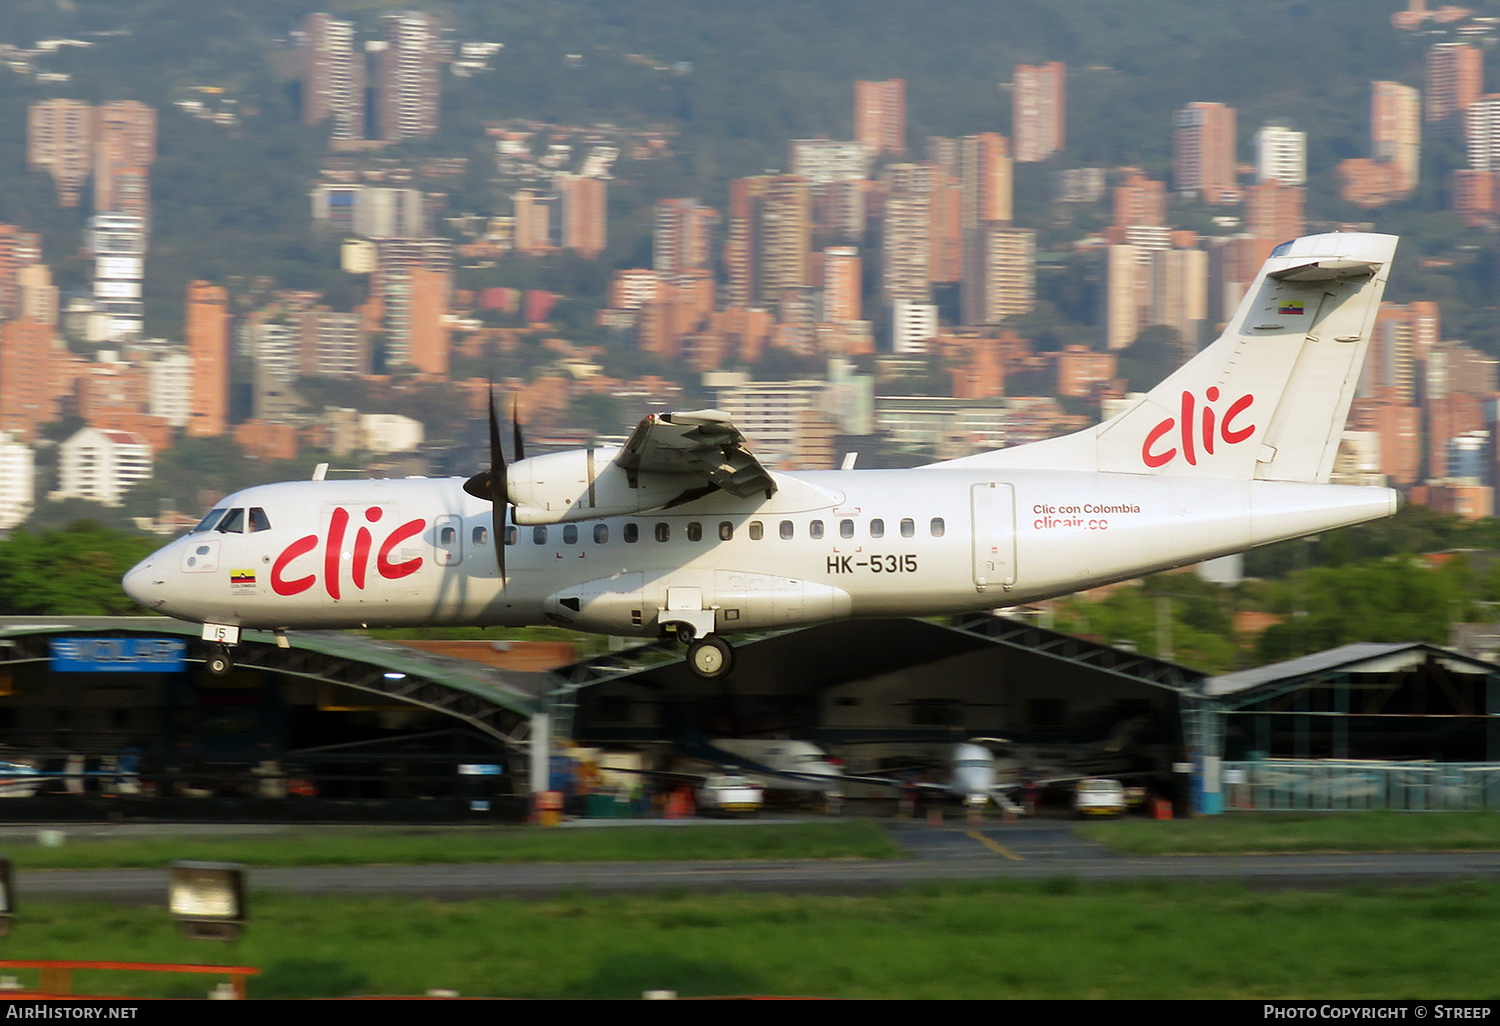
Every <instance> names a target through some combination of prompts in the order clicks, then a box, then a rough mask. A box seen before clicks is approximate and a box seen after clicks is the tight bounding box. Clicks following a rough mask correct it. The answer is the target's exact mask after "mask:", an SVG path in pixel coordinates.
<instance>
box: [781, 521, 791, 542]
mask: <svg viewBox="0 0 1500 1026" xmlns="http://www.w3.org/2000/svg"><path fill="white" fill-rule="evenodd" d="M791 539H792V522H791V521H790V520H783V521H782V522H781V540H782V541H791Z"/></svg>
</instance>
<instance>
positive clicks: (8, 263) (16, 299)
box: [0, 224, 57, 323]
mask: <svg viewBox="0 0 1500 1026" xmlns="http://www.w3.org/2000/svg"><path fill="white" fill-rule="evenodd" d="M41 260H42V237H41V235H39V234H37V233H36V232H25V231H22V230H21V229H20V228H17V227H16V226H15V225H11V224H0V320H6V319H8V318H11V317H20V316H22V315H23V309H22V295H21V290H22V280H21V276H22V274H23V273H24V272H25V271H26V269H27V268H31V267H42V268H45V266H46V265H45V264H43V263H42V262H41ZM49 283H50V277H49ZM33 319H34V320H41V319H42V318H39V317H34V318H33ZM56 320H57V318H56V317H53V318H52V320H51V321H50V322H49V323H55V322H56Z"/></svg>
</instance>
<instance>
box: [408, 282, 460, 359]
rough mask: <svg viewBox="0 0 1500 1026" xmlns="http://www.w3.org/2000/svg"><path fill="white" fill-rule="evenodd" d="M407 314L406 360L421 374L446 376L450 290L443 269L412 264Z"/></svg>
mask: <svg viewBox="0 0 1500 1026" xmlns="http://www.w3.org/2000/svg"><path fill="white" fill-rule="evenodd" d="M409 282H410V288H411V313H410V316H409V318H408V328H407V334H408V341H407V345H406V362H407V363H409V364H411V365H412V367H414V368H416V370H418V371H419V372H421V373H423V374H431V375H434V376H436V377H442V378H446V377H447V376H448V362H449V351H448V349H449V347H448V296H449V293H450V292H451V290H452V280H451V275H450V274H449V273H448V272H447V271H437V270H430V269H428V268H426V267H413V268H412V269H411V272H410V275H409Z"/></svg>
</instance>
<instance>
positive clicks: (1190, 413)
mask: <svg viewBox="0 0 1500 1026" xmlns="http://www.w3.org/2000/svg"><path fill="white" fill-rule="evenodd" d="M1203 395H1204V398H1205V399H1207V400H1208V401H1207V402H1205V403H1204V404H1203V409H1202V410H1201V411H1199V410H1198V408H1197V407H1198V401H1197V399H1196V398H1194V396H1193V393H1191V392H1183V393H1182V414H1181V416H1180V417H1168V418H1166V419H1165V420H1163V421H1162V422H1161V423H1159V424H1157V425H1156V426H1155V427H1154V428H1152V429H1151V430H1150V431H1148V432H1147V433H1146V440H1145V441H1144V442H1142V443H1141V462H1142V463H1144V464H1146V466H1148V467H1151V468H1153V469H1154V468H1156V467H1164V466H1166V465H1167V464H1168V463H1171V462H1172V461H1173V460H1174V459H1176V458H1177V454H1178V453H1179V452H1181V454H1182V458H1183V459H1185V460H1187V461H1188V464H1189V465H1190V466H1194V467H1196V466H1197V465H1198V448H1197V443H1196V441H1195V438H1194V436H1195V435H1196V436H1197V438H1198V439H1201V441H1202V445H1203V453H1204V455H1206V456H1212V455H1213V454H1214V443H1215V442H1216V441H1217V440H1218V439H1223V441H1224V444H1225V445H1235V444H1237V443H1239V442H1243V441H1244V440H1245V439H1247V438H1249V437H1250V436H1251V435H1253V434H1255V425H1254V424H1246V425H1244V426H1243V427H1241V426H1236V424H1235V420H1236V418H1238V417H1239V416H1240V415H1241V414H1243V413H1244V412H1245V411H1246V410H1248V409H1250V404H1251V403H1253V402H1255V396H1253V395H1242V396H1240V397H1239V398H1238V399H1236V400H1235V401H1234V402H1232V403H1230V404H1229V408H1228V409H1226V410H1225V411H1224V415H1223V417H1222V418H1220V417H1219V416H1218V414H1217V413H1216V412H1215V411H1214V408H1213V407H1212V406H1210V405H1209V403H1215V402H1218V401H1219V390H1218V389H1217V388H1213V387H1210V388H1209V389H1208V391H1206V392H1204V393H1203ZM1174 428H1177V429H1178V433H1177V434H1176V435H1172V436H1171V437H1167V436H1168V435H1170V434H1171V432H1172V430H1173V429H1174ZM1158 442H1164V443H1165V444H1166V445H1167V448H1159V447H1158V446H1157V443H1158ZM1172 442H1177V443H1178V444H1177V445H1175V446H1174V445H1172V444H1171V443H1172ZM1179 447H1180V448H1179Z"/></svg>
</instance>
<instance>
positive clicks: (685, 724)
mask: <svg viewBox="0 0 1500 1026" xmlns="http://www.w3.org/2000/svg"><path fill="white" fill-rule="evenodd" d="M638 651H640V652H641V653H642V658H641V661H640V662H638V663H633V662H632V661H631V660H630V659H629V658H627V656H629V653H619V654H615V655H612V656H607V657H601V658H599V659H594V660H589V661H586V662H583V663H579V664H577V665H575V666H572V667H566V668H563V669H561V670H558V671H556V674H557V675H558V676H560V677H563V678H564V680H565V683H564V685H563V686H562V688H561V689H559V691H558V692H556V693H555V694H554V700H555V702H554V711H555V715H556V727H555V729H554V731H553V733H554V734H558V735H564V736H569V737H572V738H574V739H576V740H577V741H578V742H579V743H580V744H584V745H589V746H596V747H601V748H611V749H621V748H637V749H643V750H651V751H653V752H656V753H662V752H665V751H667V750H669V749H672V748H674V747H676V748H678V749H681V748H683V747H685V745H684V742H687V741H690V740H692V739H702V738H714V737H735V736H744V737H776V736H785V737H792V738H799V739H804V740H811V741H816V742H818V743H820V744H822V745H823V746H825V747H827V748H829V749H831V750H832V751H833V752H834V753H835V754H836V755H838V756H839V757H841V758H842V759H844V761H845V763H846V764H847V765H848V767H849V769H850V770H851V772H867V771H878V770H883V769H888V768H890V767H891V766H896V765H902V764H905V765H910V764H911V762H912V757H913V756H914V755H920V754H922V753H926V755H927V756H928V757H929V758H932V757H936V756H937V755H938V753H947V752H949V751H950V750H951V748H952V745H953V743H954V742H957V741H964V740H968V739H970V738H973V737H983V738H986V739H987V740H988V741H989V742H991V743H993V745H994V746H995V747H996V749H997V753H998V754H1001V755H1002V756H1003V757H1004V758H1006V759H1008V760H1010V761H1011V764H1012V765H1013V766H1017V767H1021V768H1022V769H1023V770H1024V771H1026V772H1031V773H1034V774H1036V775H1040V776H1058V775H1067V774H1068V773H1069V772H1073V775H1087V774H1088V772H1090V771H1091V770H1094V769H1097V770H1098V771H1100V772H1101V773H1111V774H1113V773H1118V772H1127V771H1130V772H1136V773H1139V774H1140V775H1141V776H1142V777H1143V778H1145V777H1151V778H1154V779H1153V780H1152V783H1153V784H1154V786H1155V787H1156V788H1157V789H1158V793H1163V792H1165V791H1168V790H1170V791H1172V792H1173V793H1175V794H1176V795H1177V797H1179V798H1184V799H1185V798H1186V793H1187V786H1186V779H1185V777H1182V776H1180V775H1179V776H1176V777H1174V776H1173V771H1174V767H1175V768H1178V769H1180V768H1181V766H1182V765H1183V759H1184V753H1185V752H1187V751H1189V750H1192V749H1194V748H1201V747H1202V745H1203V743H1204V741H1205V739H1204V738H1200V737H1197V736H1196V732H1197V731H1198V730H1199V729H1200V725H1201V724H1202V723H1203V722H1204V721H1203V719H1202V716H1201V714H1200V713H1201V707H1202V704H1203V700H1202V694H1201V682H1202V679H1203V675H1202V674H1201V673H1198V672H1196V671H1193V670H1190V669H1188V668H1186V667H1182V666H1178V665H1176V664H1173V663H1169V662H1165V661H1162V660H1158V659H1154V658H1151V657H1149V656H1144V655H1140V654H1138V653H1135V652H1130V651H1126V650H1124V649H1120V648H1115V647H1111V646H1109V645H1102V644H1098V643H1096V642H1091V641H1087V640H1085V639H1082V638H1078V637H1075V636H1072V635H1068V634H1063V633H1060V632H1057V631H1052V630H1048V629H1045V628H1042V627H1038V626H1035V625H1033V624H1030V623H1026V622H1022V621H1019V620H1014V619H1009V618H1005V617H997V616H989V615H970V616H962V617H956V618H954V619H953V620H952V621H951V622H947V623H940V622H933V621H928V620H917V619H899V620H849V621H841V622H836V623H829V624H824V625H821V626H816V627H810V628H805V629H800V630H795V631H787V632H782V633H776V634H770V635H764V636H760V637H755V638H747V639H741V640H739V641H737V642H736V652H737V653H738V654H739V658H738V659H737V661H736V667H735V671H734V673H732V674H731V675H730V676H729V677H727V678H724V679H721V680H703V679H700V678H698V677H695V676H694V675H693V674H691V673H690V672H689V671H688V669H687V668H686V666H685V665H684V664H683V663H682V662H681V660H680V659H670V660H669V659H665V658H658V659H657V661H655V662H650V661H648V660H647V658H646V653H647V651H648V650H646V649H641V650H638Z"/></svg>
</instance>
